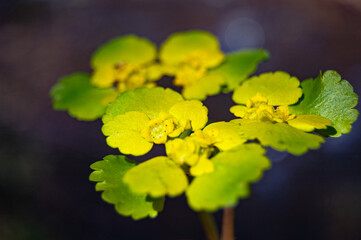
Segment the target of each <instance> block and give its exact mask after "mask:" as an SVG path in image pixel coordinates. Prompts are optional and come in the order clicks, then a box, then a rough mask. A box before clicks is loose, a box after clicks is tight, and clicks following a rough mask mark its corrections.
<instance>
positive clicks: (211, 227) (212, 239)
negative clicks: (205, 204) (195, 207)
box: [199, 212, 219, 240]
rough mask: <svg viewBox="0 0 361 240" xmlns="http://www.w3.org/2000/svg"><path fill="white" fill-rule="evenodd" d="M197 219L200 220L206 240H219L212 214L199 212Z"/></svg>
mask: <svg viewBox="0 0 361 240" xmlns="http://www.w3.org/2000/svg"><path fill="white" fill-rule="evenodd" d="M199 218H200V219H201V222H202V225H203V229H204V232H205V234H206V236H207V239H208V240H219V234H218V229H217V225H216V222H215V221H214V218H213V216H212V214H210V213H208V212H199Z"/></svg>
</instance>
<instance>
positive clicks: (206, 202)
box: [186, 144, 270, 211]
mask: <svg viewBox="0 0 361 240" xmlns="http://www.w3.org/2000/svg"><path fill="white" fill-rule="evenodd" d="M264 152H265V150H264V149H263V148H262V147H260V146H259V145H257V144H244V145H241V146H240V147H239V148H237V149H234V150H232V151H226V152H220V153H219V154H217V155H216V156H215V157H214V158H212V161H213V162H214V164H215V170H214V171H213V172H212V173H209V174H204V175H201V176H198V177H196V178H195V179H194V180H193V182H192V183H191V185H190V186H189V187H188V189H187V191H186V195H187V199H188V204H189V205H190V206H191V207H192V208H193V209H194V210H195V211H216V210H217V209H219V208H224V207H233V206H235V205H236V204H237V202H238V199H239V198H245V197H247V196H248V195H249V188H248V185H249V183H250V182H253V181H257V180H258V179H259V178H260V177H261V175H262V172H263V170H265V169H268V168H269V167H270V161H269V160H268V159H267V158H266V157H265V156H264Z"/></svg>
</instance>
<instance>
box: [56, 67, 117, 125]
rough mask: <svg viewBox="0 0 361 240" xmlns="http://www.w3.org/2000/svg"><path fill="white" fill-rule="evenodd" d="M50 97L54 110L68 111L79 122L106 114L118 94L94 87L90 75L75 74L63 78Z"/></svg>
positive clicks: (110, 89) (112, 90)
mask: <svg viewBox="0 0 361 240" xmlns="http://www.w3.org/2000/svg"><path fill="white" fill-rule="evenodd" d="M50 95H51V97H52V99H53V107H54V109H56V110H66V111H68V112H69V114H70V115H71V116H73V117H75V118H77V119H78V120H84V121H92V120H95V119H97V118H100V117H101V116H102V115H103V114H104V112H105V108H106V106H107V105H108V104H109V103H110V102H113V101H114V100H115V98H116V97H117V95H118V94H117V92H116V91H115V90H114V89H113V88H97V87H94V86H93V85H91V84H90V76H89V75H88V74H85V73H74V74H71V75H68V76H65V77H62V78H61V79H60V81H59V82H58V83H57V84H56V85H55V86H54V87H53V88H52V89H51V92H50Z"/></svg>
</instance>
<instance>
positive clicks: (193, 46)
mask: <svg viewBox="0 0 361 240" xmlns="http://www.w3.org/2000/svg"><path fill="white" fill-rule="evenodd" d="M189 57H197V58H199V59H198V60H200V61H201V62H202V65H203V66H204V67H207V68H211V67H215V66H217V65H219V64H220V63H221V62H222V61H223V59H224V55H223V53H222V52H221V51H220V49H219V44H218V40H217V38H216V37H215V36H213V35H212V34H211V33H209V32H205V31H197V30H194V31H188V32H180V33H175V34H172V35H171V36H169V37H168V39H167V40H166V41H165V42H164V43H163V44H162V46H161V48H160V53H159V58H160V60H161V62H162V63H163V64H165V65H170V66H178V65H179V64H180V63H181V62H182V61H185V60H186V59H187V58H189Z"/></svg>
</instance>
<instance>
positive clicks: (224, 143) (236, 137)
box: [203, 122, 247, 151]
mask: <svg viewBox="0 0 361 240" xmlns="http://www.w3.org/2000/svg"><path fill="white" fill-rule="evenodd" d="M203 132H204V133H206V134H211V135H216V136H217V142H216V143H215V144H214V145H215V146H216V147H217V148H219V149H220V150H221V151H227V150H230V149H232V148H234V147H237V146H239V145H241V144H243V143H244V142H246V140H247V139H246V138H245V137H244V135H243V132H242V131H241V130H240V129H239V125H238V124H235V123H230V122H215V123H211V124H209V125H208V126H206V127H205V128H204V129H203Z"/></svg>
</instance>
